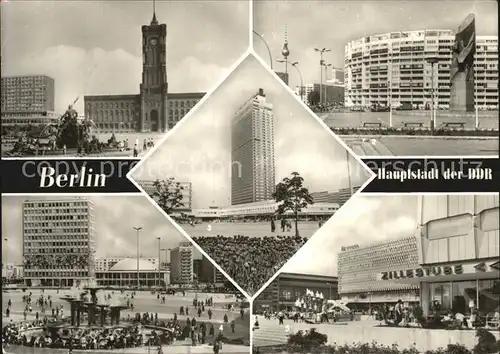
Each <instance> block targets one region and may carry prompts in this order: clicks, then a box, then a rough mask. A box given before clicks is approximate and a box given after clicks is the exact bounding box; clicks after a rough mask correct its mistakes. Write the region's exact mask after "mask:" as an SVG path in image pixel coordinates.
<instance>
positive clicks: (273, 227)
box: [271, 218, 276, 232]
mask: <svg viewBox="0 0 500 354" xmlns="http://www.w3.org/2000/svg"><path fill="white" fill-rule="evenodd" d="M275 231H276V225H275V224H274V219H273V218H271V232H275Z"/></svg>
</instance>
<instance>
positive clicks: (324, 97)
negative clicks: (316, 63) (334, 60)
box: [323, 61, 332, 103]
mask: <svg viewBox="0 0 500 354" xmlns="http://www.w3.org/2000/svg"><path fill="white" fill-rule="evenodd" d="M323 66H324V67H325V87H324V88H323V90H324V94H323V101H325V103H326V92H327V91H326V87H327V85H326V82H327V81H328V68H329V67H330V66H332V64H328V63H327V62H325V61H323Z"/></svg>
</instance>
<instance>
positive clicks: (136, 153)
mask: <svg viewBox="0 0 500 354" xmlns="http://www.w3.org/2000/svg"><path fill="white" fill-rule="evenodd" d="M138 156H139V151H138V150H137V145H134V157H138Z"/></svg>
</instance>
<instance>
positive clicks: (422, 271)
mask: <svg viewBox="0 0 500 354" xmlns="http://www.w3.org/2000/svg"><path fill="white" fill-rule="evenodd" d="M463 272H464V267H463V266H462V265H461V264H457V265H445V266H434V267H425V268H417V269H405V270H391V271H387V272H382V280H394V279H408V278H423V277H432V276H438V275H457V274H463Z"/></svg>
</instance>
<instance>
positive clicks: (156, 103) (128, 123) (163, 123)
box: [84, 12, 205, 132]
mask: <svg viewBox="0 0 500 354" xmlns="http://www.w3.org/2000/svg"><path fill="white" fill-rule="evenodd" d="M166 40H167V25H165V24H159V23H158V20H157V19H156V13H155V12H153V19H152V20H151V24H150V25H149V26H147V25H145V26H142V60H143V63H142V83H141V85H140V93H139V94H138V95H99V96H85V98H84V101H85V103H84V106H85V117H86V118H88V119H91V120H92V121H93V122H94V123H95V124H96V126H97V128H99V130H100V131H103V132H104V131H113V132H136V131H139V132H167V131H168V130H169V129H171V128H173V126H174V125H175V124H176V123H177V122H178V121H179V120H181V118H182V117H184V116H185V115H186V114H187V113H188V112H189V111H190V110H191V108H193V107H194V106H195V105H196V103H198V101H199V100H200V99H201V98H202V97H203V96H204V95H205V93H204V92H203V93H202V92H195V93H169V92H168V82H167V55H166V53H167V41H166Z"/></svg>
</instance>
